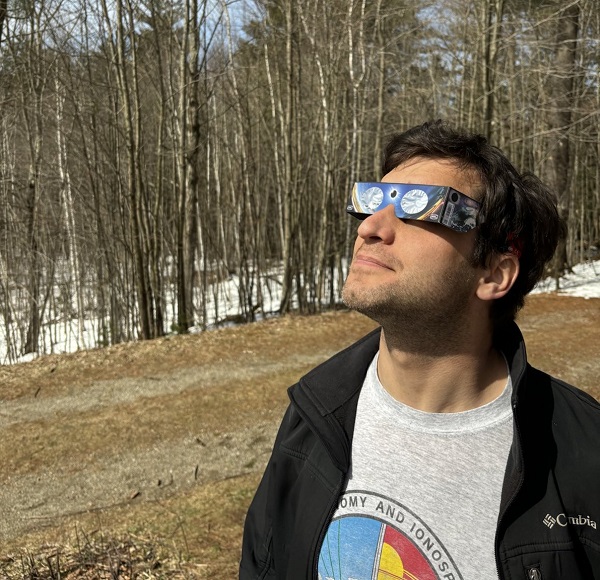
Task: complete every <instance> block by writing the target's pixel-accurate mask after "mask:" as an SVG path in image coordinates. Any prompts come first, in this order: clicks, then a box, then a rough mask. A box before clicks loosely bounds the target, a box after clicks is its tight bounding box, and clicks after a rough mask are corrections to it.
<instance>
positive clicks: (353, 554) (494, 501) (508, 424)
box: [319, 355, 512, 580]
mask: <svg viewBox="0 0 600 580" xmlns="http://www.w3.org/2000/svg"><path fill="white" fill-rule="evenodd" d="M377 358H378V356H377V355H376V356H375V358H374V360H373V362H372V364H371V366H370V368H369V370H368V372H367V376H366V378H365V382H364V385H363V389H362V391H361V395H360V398H359V402H358V409H357V416H356V426H355V430H354V439H353V442H352V461H351V472H350V478H349V480H348V484H347V487H346V491H345V493H344V495H343V496H342V498H341V500H340V502H339V505H338V509H337V510H336V512H335V514H334V517H333V520H332V522H331V524H330V526H329V529H328V531H327V535H326V537H325V540H324V542H323V546H322V548H321V554H320V557H319V578H320V579H322V580H326V579H335V580H349V579H356V580H358V579H360V580H363V579H364V580H367V579H368V580H384V579H386V580H387V579H392V578H396V579H397V578H400V579H406V580H409V579H410V580H416V579H418V580H438V579H443V580H458V579H462V580H487V579H493V578H497V571H496V563H495V558H494V535H495V531H496V523H497V519H498V511H499V507H500V494H501V489H502V481H503V478H504V471H505V469H506V461H507V458H508V453H509V449H510V445H511V442H512V412H511V391H512V385H511V382H510V378H509V381H508V384H507V386H506V388H505V389H504V391H503V392H502V394H501V395H500V396H499V397H498V398H497V399H496V400H494V401H492V402H491V403H488V404H487V405H484V406H482V407H479V408H477V409H472V410H469V411H465V412H461V413H424V412H422V411H418V410H416V409H413V408H411V407H408V406H406V405H403V404H402V403H400V402H399V401H397V400H396V399H394V398H393V397H392V396H391V395H390V394H389V393H388V392H387V391H386V390H385V389H384V388H383V386H382V385H381V383H380V382H379V379H378V377H377Z"/></svg>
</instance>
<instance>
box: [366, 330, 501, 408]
mask: <svg viewBox="0 0 600 580" xmlns="http://www.w3.org/2000/svg"><path fill="white" fill-rule="evenodd" d="M431 346H432V348H431V349H430V350H429V352H428V353H424V352H414V350H411V349H407V350H404V349H402V347H401V342H399V341H397V340H394V338H393V337H386V333H385V330H384V331H383V332H382V333H381V341H380V347H379V362H378V365H377V372H378V375H379V380H380V381H381V384H382V385H383V387H384V388H385V389H386V391H388V392H389V393H390V395H392V397H394V398H395V399H397V400H398V401H400V402H402V403H404V404H406V405H408V406H410V407H413V408H415V409H419V410H421V411H424V412H428V413H456V412H459V411H467V410H469V409H474V408H476V407H481V406H482V405H485V404H487V403H489V402H491V401H493V400H494V399H496V398H497V397H498V396H499V395H500V394H501V393H502V391H503V389H504V387H505V385H506V381H507V378H508V375H507V369H506V362H505V360H504V357H503V356H502V354H500V353H499V352H498V351H497V350H496V349H495V348H493V346H492V336H491V332H490V333H485V334H483V335H482V336H472V337H471V340H469V341H467V342H465V343H464V344H463V345H462V346H461V348H456V349H454V350H453V351H452V352H448V351H447V350H446V351H444V352H443V353H442V354H439V353H436V351H435V345H431Z"/></svg>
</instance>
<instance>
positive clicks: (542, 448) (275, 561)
mask: <svg viewBox="0 0 600 580" xmlns="http://www.w3.org/2000/svg"><path fill="white" fill-rule="evenodd" d="M496 344H497V346H498V348H499V349H500V350H501V351H502V352H503V353H504V355H505V356H506V358H507V360H508V362H509V366H510V373H511V377H512V381H513V415H514V436H513V444H512V447H511V451H510V455H509V458H508V463H507V468H506V473H505V476H504V485H503V489H502V500H501V506H500V515H499V518H498V526H497V531H496V562H497V567H498V572H499V576H500V578H501V579H504V580H527V579H532V580H558V579H561V580H600V405H599V404H598V403H597V402H596V401H595V400H594V399H593V398H592V397H590V396H589V395H586V394H585V393H583V392H581V391H579V390H578V389H576V388H574V387H572V386H570V385H567V384H565V383H563V382H561V381H559V380H557V379H555V378H553V377H550V376H549V375H547V374H545V373H543V372H541V371H539V370H537V369H535V368H533V367H531V366H530V365H529V364H528V363H527V360H526V354H525V346H524V343H523V337H522V336H521V333H520V331H519V329H518V328H517V326H516V325H512V326H510V327H509V328H508V329H507V330H505V331H504V332H503V333H502V335H500V336H498V337H496ZM378 347H379V331H375V332H373V333H371V334H369V335H368V336H366V337H364V338H363V339H361V340H360V341H358V342H357V343H356V344H354V345H352V346H351V347H349V348H347V349H346V350H344V351H342V352H340V353H338V354H337V355H336V356H334V357H333V358H331V359H330V360H328V361H326V362H325V363H323V364H322V365H320V366H318V367H317V368H315V369H313V370H312V371H311V372H310V373H308V374H307V375H306V376H304V377H303V378H302V379H300V381H299V382H298V383H297V384H296V385H294V386H293V387H291V388H290V389H289V396H290V399H291V404H290V406H289V408H288V410H287V412H286V414H285V417H284V419H283V422H282V424H281V427H280V429H279V433H278V435H277V439H276V441H275V446H274V449H273V454H272V456H271V459H270V461H269V464H268V466H267V469H266V471H265V474H264V476H263V479H262V481H261V483H260V486H259V488H258V491H257V492H256V496H255V498H254V500H253V502H252V504H251V506H250V509H249V511H248V515H247V517H246V523H245V529H244V540H243V546H242V561H241V564H240V579H241V580H250V579H255V578H261V579H262V578H277V579H279V580H307V579H314V578H316V577H317V573H316V570H317V560H318V556H319V552H320V546H321V542H322V541H323V538H324V535H325V532H326V530H327V525H328V523H329V521H330V520H331V518H332V516H333V513H334V511H335V509H336V507H337V502H338V499H339V497H340V494H341V493H342V492H343V490H344V487H345V482H346V477H347V473H348V469H349V464H350V450H351V445H352V433H353V429H354V421H355V417H356V407H357V401H358V396H359V392H360V389H361V386H362V382H363V379H364V377H365V374H366V371H367V368H368V366H369V364H370V362H371V360H372V359H373V356H374V355H375V353H376V351H377V349H378ZM478 580H487V579H478Z"/></svg>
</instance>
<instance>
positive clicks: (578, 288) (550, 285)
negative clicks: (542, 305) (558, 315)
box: [532, 260, 600, 298]
mask: <svg viewBox="0 0 600 580" xmlns="http://www.w3.org/2000/svg"><path fill="white" fill-rule="evenodd" d="M555 289H556V281H555V280H554V278H546V279H545V280H542V281H541V282H540V283H539V284H538V285H537V286H536V287H535V288H534V290H533V292H532V294H541V293H544V292H554V291H555ZM558 293H559V294H564V295H566V296H580V297H582V298H600V260H596V261H595V262H583V263H581V264H577V265H576V266H574V267H573V271H572V272H571V273H569V274H566V275H565V276H563V277H562V278H561V279H560V280H559V290H558Z"/></svg>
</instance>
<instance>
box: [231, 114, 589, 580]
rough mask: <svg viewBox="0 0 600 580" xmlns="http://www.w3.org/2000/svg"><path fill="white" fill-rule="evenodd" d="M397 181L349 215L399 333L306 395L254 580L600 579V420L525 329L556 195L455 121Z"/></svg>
mask: <svg viewBox="0 0 600 580" xmlns="http://www.w3.org/2000/svg"><path fill="white" fill-rule="evenodd" d="M383 174H384V177H383V179H382V182H381V183H379V184H360V183H359V184H357V185H356V186H355V190H354V192H353V195H352V198H351V201H350V203H349V205H348V210H349V212H350V213H352V214H354V215H356V216H358V217H360V218H361V219H362V220H363V221H362V222H361V223H360V226H359V227H358V237H357V240H356V244H355V248H354V257H353V261H352V265H351V267H350V271H349V275H348V278H347V280H346V284H345V286H344V290H343V299H344V302H345V303H346V305H347V306H348V307H350V308H352V309H355V310H357V311H359V312H362V313H364V314H366V315H367V316H369V317H371V318H372V319H373V320H375V321H377V322H378V323H379V324H380V326H381V328H380V329H379V330H377V331H376V332H374V333H371V334H370V335H369V336H367V337H365V338H363V339H362V340H360V341H359V342H358V343H356V344H355V345H353V346H351V347H349V348H348V349H346V350H344V351H342V352H341V353H339V354H338V355H336V356H335V357H333V358H332V359H330V360H329V361H327V362H325V363H324V364H322V365H320V366H319V367H317V368H316V369H314V370H313V371H311V372H310V373H308V374H307V375H306V376H305V377H303V378H302V379H301V380H300V381H299V383H298V384H296V385H294V386H293V387H292V388H291V389H290V390H289V395H290V399H291V404H290V407H289V408H288V410H287V412H286V415H285V417H284V419H283V423H282V425H281V428H280V430H279V434H278V436H277V439H276V441H275V447H274V450H273V454H272V457H271V459H270V461H269V464H268V466H267V470H266V472H265V475H264V477H263V480H262V482H261V484H260V487H259V489H258V491H257V493H256V497H255V498H254V501H253V502H252V505H251V507H250V510H249V512H248V516H247V518H246V524H245V531H244V542H243V549H242V561H241V565H240V578H242V580H246V579H250V578H278V579H281V580H283V579H286V580H290V579H312V578H320V579H323V580H325V579H326V578H332V579H333V578H334V579H336V580H338V579H343V580H348V579H349V578H357V579H358V578H360V579H363V578H365V579H366V578H368V579H371V578H373V579H388V578H397V579H417V578H418V579H419V580H423V579H427V580H429V579H431V580H432V579H444V580H458V579H462V580H487V579H492V578H498V577H500V578H501V579H510V580H517V579H518V580H525V579H529V580H549V579H559V578H560V579H568V580H577V579H581V580H583V579H586V580H590V579H600V528H599V526H600V454H599V452H598V451H599V449H600V448H599V446H598V441H599V438H598V435H599V433H600V405H598V403H597V402H596V401H595V400H594V399H592V398H591V397H589V396H588V395H586V394H585V393H583V392H581V391H578V390H577V389H575V388H574V387H571V386H569V385H566V384H565V383H563V382H561V381H559V380H557V379H554V378H552V377H550V376H548V375H546V374H544V373H543V372H541V371H539V370H536V369H534V368H532V367H531V366H529V365H528V364H527V361H526V355H525V347H524V344H523V338H522V336H521V334H520V332H519V329H518V328H517V326H516V324H515V323H514V321H513V320H514V317H515V315H516V312H517V310H518V309H519V308H520V307H521V306H522V304H523V299H524V296H525V295H526V294H527V293H528V292H529V291H531V289H532V288H533V287H534V285H535V284H536V282H537V281H538V280H539V279H540V277H541V276H542V273H543V271H544V267H545V265H546V264H547V263H548V261H549V260H550V259H551V257H552V255H553V253H554V250H555V248H556V245H557V243H558V240H559V238H560V236H561V235H562V234H563V225H562V222H561V220H560V218H559V216H558V212H557V209H556V203H555V200H554V198H553V196H552V195H551V194H550V193H549V191H548V190H547V189H546V188H545V187H544V186H543V185H542V184H541V183H540V181H539V180H538V179H537V178H535V177H534V176H532V175H519V173H518V172H517V171H516V170H515V168H514V167H513V166H512V165H511V164H510V163H509V162H508V160H507V159H506V158H505V157H504V155H503V154H502V153H501V152H500V151H499V150H498V149H496V148H494V147H492V146H491V145H489V144H488V143H487V141H486V140H485V139H484V138H483V137H480V136H477V135H470V134H465V133H461V132H457V131H455V130H453V129H451V128H450V127H448V126H447V125H445V124H444V123H442V122H433V123H426V124H424V125H422V126H419V127H416V128H414V129H412V130H409V131H407V132H406V133H403V134H400V135H397V136H395V137H394V138H392V140H391V141H390V143H389V145H388V147H387V149H386V152H385V159H384V163H383ZM432 186H437V187H432Z"/></svg>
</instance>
